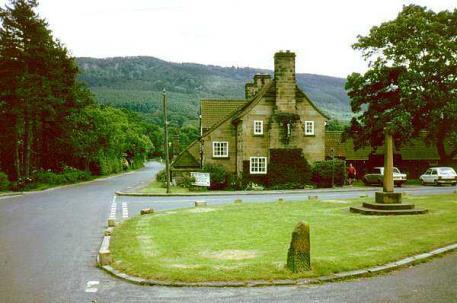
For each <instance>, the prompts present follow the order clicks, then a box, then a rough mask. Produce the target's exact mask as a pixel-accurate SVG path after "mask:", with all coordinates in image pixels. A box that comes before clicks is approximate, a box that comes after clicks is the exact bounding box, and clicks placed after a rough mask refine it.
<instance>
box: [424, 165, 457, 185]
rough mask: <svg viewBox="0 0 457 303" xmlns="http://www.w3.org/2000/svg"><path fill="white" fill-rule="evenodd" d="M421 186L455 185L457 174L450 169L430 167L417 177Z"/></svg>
mask: <svg viewBox="0 0 457 303" xmlns="http://www.w3.org/2000/svg"><path fill="white" fill-rule="evenodd" d="M419 179H420V180H421V182H422V184H424V185H425V184H435V185H441V184H445V183H447V184H452V185H456V184H457V174H456V173H455V170H454V169H453V168H452V167H431V168H429V169H427V171H426V172H425V173H424V174H423V175H422V176H420V177H419Z"/></svg>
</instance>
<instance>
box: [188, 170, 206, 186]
mask: <svg viewBox="0 0 457 303" xmlns="http://www.w3.org/2000/svg"><path fill="white" fill-rule="evenodd" d="M190 176H191V177H194V179H195V183H194V185H196V186H209V185H210V177H209V173H197V172H191V173H190Z"/></svg>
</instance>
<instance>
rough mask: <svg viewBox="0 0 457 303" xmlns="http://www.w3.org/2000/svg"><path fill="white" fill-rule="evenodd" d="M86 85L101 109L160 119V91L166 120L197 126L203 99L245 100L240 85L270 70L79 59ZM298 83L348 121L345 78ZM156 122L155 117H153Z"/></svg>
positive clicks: (304, 77) (303, 77)
mask: <svg viewBox="0 0 457 303" xmlns="http://www.w3.org/2000/svg"><path fill="white" fill-rule="evenodd" d="M77 61H78V64H79V67H80V71H81V74H80V76H79V78H80V80H82V81H83V82H85V83H86V84H87V85H88V86H89V87H90V88H91V90H92V92H93V93H94V95H95V97H96V99H97V100H98V101H99V102H100V103H102V104H111V105H113V106H118V107H124V108H128V109H130V110H134V111H137V112H143V113H152V116H153V119H154V120H156V122H158V123H160V120H161V115H162V113H161V110H162V105H161V91H162V89H163V88H165V89H166V90H167V92H168V96H169V112H170V120H171V121H172V123H173V124H175V125H176V126H178V127H182V126H187V125H189V124H193V125H197V124H196V122H197V117H198V105H199V100H200V99H201V98H243V97H244V84H245V83H246V82H247V81H250V80H251V79H252V77H253V76H254V75H255V74H256V73H270V74H272V73H273V72H272V71H270V70H263V69H254V68H237V67H220V66H213V65H202V64H193V63H171V62H166V61H163V60H160V59H157V58H154V57H116V58H106V59H95V58H77ZM297 82H298V85H299V86H300V88H302V89H303V90H304V91H305V92H306V93H307V94H308V96H309V97H310V98H311V100H313V101H314V102H315V103H316V105H317V106H319V107H320V108H321V109H323V110H324V111H325V112H326V113H328V114H330V116H331V117H333V118H336V119H339V120H349V119H350V116H351V110H350V107H349V99H348V96H347V95H346V92H345V90H344V83H345V79H342V78H335V77H328V76H320V75H313V74H297ZM154 117H155V118H154Z"/></svg>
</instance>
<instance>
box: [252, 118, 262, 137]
mask: <svg viewBox="0 0 457 303" xmlns="http://www.w3.org/2000/svg"><path fill="white" fill-rule="evenodd" d="M254 135H263V121H261V120H255V121H254Z"/></svg>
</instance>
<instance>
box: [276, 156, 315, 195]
mask: <svg viewBox="0 0 457 303" xmlns="http://www.w3.org/2000/svg"><path fill="white" fill-rule="evenodd" d="M267 178H268V180H267V185H268V187H273V188H277V189H279V188H282V187H283V186H285V187H287V189H292V188H303V186H304V185H305V184H309V183H310V179H311V167H310V165H309V163H308V161H306V159H305V158H304V156H303V152H302V150H301V149H298V148H296V149H270V163H269V166H268V175H267Z"/></svg>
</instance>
